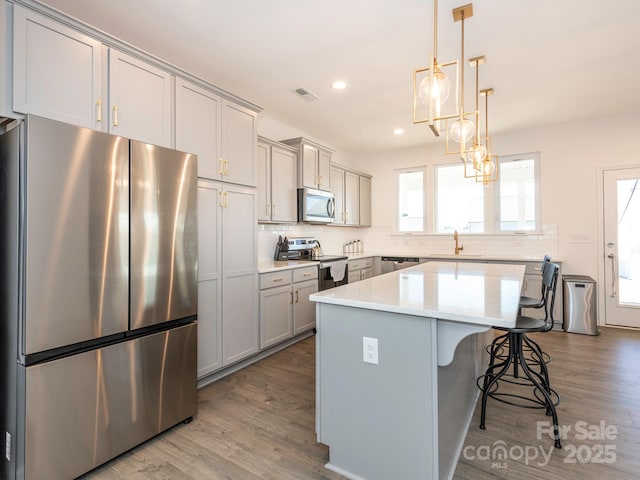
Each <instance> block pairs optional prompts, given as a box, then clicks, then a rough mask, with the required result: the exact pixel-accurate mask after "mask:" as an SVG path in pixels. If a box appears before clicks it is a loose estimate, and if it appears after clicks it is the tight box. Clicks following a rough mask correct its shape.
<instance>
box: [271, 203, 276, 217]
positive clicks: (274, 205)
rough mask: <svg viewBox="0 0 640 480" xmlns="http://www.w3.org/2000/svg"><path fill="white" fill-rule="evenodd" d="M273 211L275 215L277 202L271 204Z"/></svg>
mask: <svg viewBox="0 0 640 480" xmlns="http://www.w3.org/2000/svg"><path fill="white" fill-rule="evenodd" d="M271 213H273V215H275V214H276V204H275V203H274V204H273V205H271Z"/></svg>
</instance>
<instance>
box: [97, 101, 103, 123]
mask: <svg viewBox="0 0 640 480" xmlns="http://www.w3.org/2000/svg"><path fill="white" fill-rule="evenodd" d="M101 121H102V102H101V101H100V100H98V101H97V102H96V122H101Z"/></svg>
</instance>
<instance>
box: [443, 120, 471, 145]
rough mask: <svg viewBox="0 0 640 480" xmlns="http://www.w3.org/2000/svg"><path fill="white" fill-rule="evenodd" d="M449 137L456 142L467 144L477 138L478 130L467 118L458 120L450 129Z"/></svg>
mask: <svg viewBox="0 0 640 480" xmlns="http://www.w3.org/2000/svg"><path fill="white" fill-rule="evenodd" d="M449 136H450V137H451V139H452V140H453V141H455V142H458V143H462V144H463V145H464V144H466V143H467V142H468V141H469V140H473V138H475V136H476V129H475V126H474V125H473V122H472V121H471V120H469V119H467V118H465V119H463V120H460V119H458V120H456V121H455V122H453V123H452V124H451V127H449Z"/></svg>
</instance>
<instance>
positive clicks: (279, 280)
mask: <svg viewBox="0 0 640 480" xmlns="http://www.w3.org/2000/svg"><path fill="white" fill-rule="evenodd" d="M283 280H284V278H282V277H278V278H274V279H273V280H271V281H272V282H282V281H283Z"/></svg>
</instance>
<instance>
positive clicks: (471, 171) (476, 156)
mask: <svg viewBox="0 0 640 480" xmlns="http://www.w3.org/2000/svg"><path fill="white" fill-rule="evenodd" d="M485 63H486V58H485V56H484V55H481V56H479V57H474V58H470V59H469V66H470V67H471V68H475V69H476V83H475V89H474V91H475V94H476V95H475V97H476V98H475V100H476V109H475V111H474V112H473V113H474V114H475V130H474V134H473V145H472V146H471V148H469V149H465V151H464V153H463V154H462V155H461V160H462V163H463V164H464V176H465V178H475V177H476V174H477V172H478V171H480V167H481V164H482V162H483V161H484V159H485V158H486V156H487V147H486V146H485V145H484V143H483V140H484V138H483V137H481V136H480V107H479V100H480V99H479V97H480V91H479V89H478V84H479V79H480V65H484V64H485ZM485 136H486V130H485Z"/></svg>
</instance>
